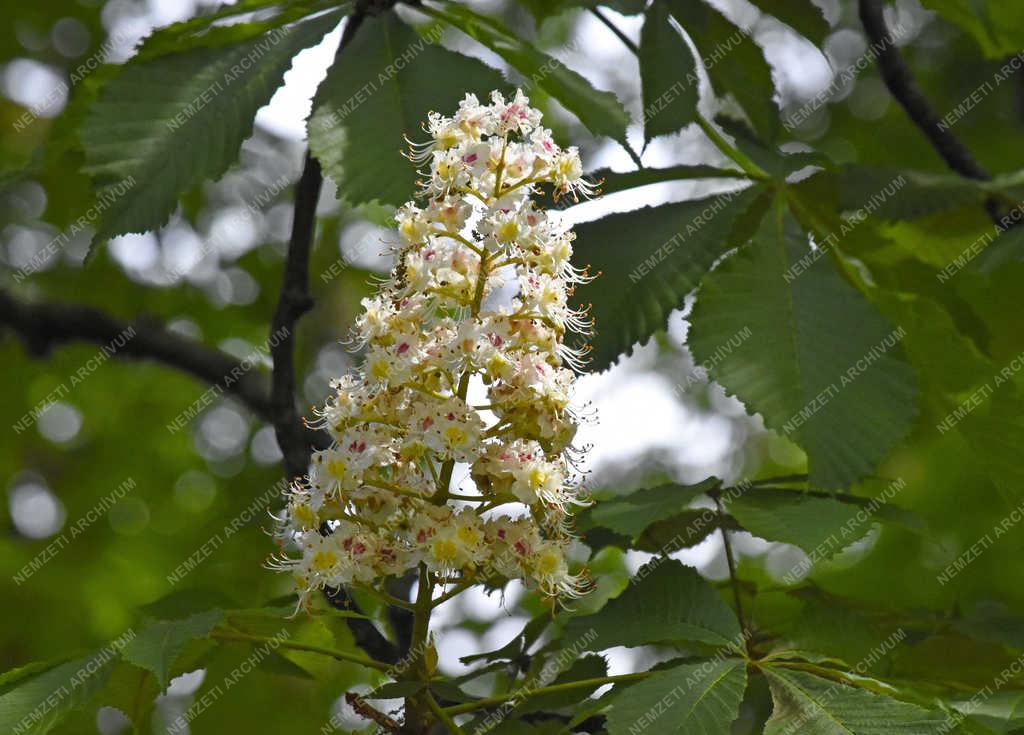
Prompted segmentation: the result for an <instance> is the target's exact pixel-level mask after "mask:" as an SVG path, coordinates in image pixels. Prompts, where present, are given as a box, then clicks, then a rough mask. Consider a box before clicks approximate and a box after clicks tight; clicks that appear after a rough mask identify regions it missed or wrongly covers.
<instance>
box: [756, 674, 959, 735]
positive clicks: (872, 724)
mask: <svg viewBox="0 0 1024 735" xmlns="http://www.w3.org/2000/svg"><path fill="white" fill-rule="evenodd" d="M762 670H763V671H764V673H765V676H766V677H767V679H768V686H769V687H770V688H771V692H772V703H773V706H774V708H773V710H772V716H771V718H769V720H768V722H767V723H766V724H765V728H764V735H793V733H800V734H801V735H931V734H932V733H935V734H936V735H937V734H938V733H940V732H943V730H942V729H941V728H942V727H943V724H944V723H945V721H946V718H945V715H944V714H943V713H942V712H939V711H937V710H927V709H924V708H923V707H918V706H917V705H915V704H909V703H907V702H901V701H900V700H897V699H892V698H890V697H885V696H882V695H880V694H875V693H873V692H869V691H866V690H864V689H858V688H855V687H852V686H848V685H845V684H840V683H838V682H834V681H829V680H828V679H822V678H821V677H818V676H814V675H813V674H808V673H805V672H802V671H792V670H789V669H784V668H781V667H776V666H764V667H762Z"/></svg>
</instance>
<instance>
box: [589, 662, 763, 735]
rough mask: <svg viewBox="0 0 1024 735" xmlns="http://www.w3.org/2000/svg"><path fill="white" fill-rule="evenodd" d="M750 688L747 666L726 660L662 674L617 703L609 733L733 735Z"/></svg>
mask: <svg viewBox="0 0 1024 735" xmlns="http://www.w3.org/2000/svg"><path fill="white" fill-rule="evenodd" d="M746 687H747V671H746V662H745V661H743V660H740V659H733V658H726V659H720V660H712V661H705V662H701V663H693V664H683V665H681V666H676V667H674V668H671V669H668V670H667V671H660V672H658V673H656V674H653V675H652V676H650V677H649V678H647V679H644V680H642V681H640V682H639V683H637V684H634V685H633V686H631V687H630V688H629V689H627V690H626V691H624V692H622V693H621V694H620V695H618V696H617V697H615V698H614V699H612V703H611V708H610V709H609V710H608V733H609V735H634V733H636V732H638V731H641V732H644V731H650V732H657V733H664V735H728V733H729V731H730V726H731V725H732V722H733V721H734V720H735V719H736V717H737V716H738V715H739V709H740V703H741V702H742V701H743V692H744V690H745V689H746Z"/></svg>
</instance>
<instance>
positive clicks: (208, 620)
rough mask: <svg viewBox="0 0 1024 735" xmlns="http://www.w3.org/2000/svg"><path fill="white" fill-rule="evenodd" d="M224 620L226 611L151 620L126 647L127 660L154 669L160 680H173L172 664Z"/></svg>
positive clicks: (125, 655) (162, 683)
mask: <svg viewBox="0 0 1024 735" xmlns="http://www.w3.org/2000/svg"><path fill="white" fill-rule="evenodd" d="M223 619H224V612H223V611H222V610H209V611H207V612H202V613H196V614H194V615H190V616H189V617H187V618H182V619H180V620H150V621H149V622H148V623H147V624H146V625H145V626H144V627H143V628H142V629H141V630H140V631H139V632H138V635H136V636H135V638H134V639H133V640H132V641H130V642H129V643H128V645H126V646H125V647H124V652H123V655H124V658H125V660H127V661H130V662H132V663H133V664H136V665H137V666H140V667H141V668H144V669H146V670H148V671H152V672H153V674H154V676H156V679H157V683H159V684H160V687H161V688H165V687H166V686H167V685H168V684H169V683H170V672H171V667H172V666H173V665H174V662H175V660H176V659H177V658H178V656H179V655H180V654H181V653H182V652H183V651H184V650H185V646H186V645H188V644H189V643H191V642H192V641H194V640H197V639H200V638H205V637H206V636H208V635H209V634H210V631H212V630H213V628H214V626H216V625H217V623H219V622H221V620H223Z"/></svg>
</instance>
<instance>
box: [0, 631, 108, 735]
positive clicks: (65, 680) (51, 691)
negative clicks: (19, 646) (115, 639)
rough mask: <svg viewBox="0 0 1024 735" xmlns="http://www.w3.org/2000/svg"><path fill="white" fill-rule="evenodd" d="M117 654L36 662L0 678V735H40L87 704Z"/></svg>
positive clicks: (104, 678)
mask: <svg viewBox="0 0 1024 735" xmlns="http://www.w3.org/2000/svg"><path fill="white" fill-rule="evenodd" d="M116 663H117V652H116V650H114V649H112V648H104V649H101V650H100V651H97V652H95V653H92V654H90V655H88V656H82V657H78V658H73V659H71V660H61V661H57V662H54V663H38V664H30V665H28V666H24V667H22V668H20V669H15V670H13V671H8V672H7V673H6V674H4V675H3V676H0V732H5V733H18V735H42V733H45V732H49V731H50V730H52V729H53V728H54V727H55V726H56V725H58V724H59V723H60V722H61V721H62V720H63V719H64V718H65V717H67V715H68V714H69V713H70V712H71V711H72V710H74V709H76V708H78V707H81V706H84V705H85V704H86V703H88V702H89V701H90V700H91V699H92V698H93V697H94V696H95V695H96V693H97V692H98V691H100V689H102V688H103V686H104V684H105V683H106V681H107V677H109V676H110V672H111V670H112V669H113V668H114V666H115V665H116Z"/></svg>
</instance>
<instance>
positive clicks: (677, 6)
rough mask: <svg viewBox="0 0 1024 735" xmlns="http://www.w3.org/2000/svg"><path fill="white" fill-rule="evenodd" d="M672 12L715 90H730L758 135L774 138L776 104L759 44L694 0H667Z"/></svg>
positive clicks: (720, 94)
mask: <svg viewBox="0 0 1024 735" xmlns="http://www.w3.org/2000/svg"><path fill="white" fill-rule="evenodd" d="M668 2H669V6H670V8H671V10H672V16H673V17H674V18H675V19H676V20H677V21H679V23H680V25H682V26H683V28H684V29H685V30H686V32H687V34H688V35H689V36H690V40H692V41H693V42H694V45H696V47H697V53H698V55H699V56H700V59H701V63H702V64H703V66H704V68H705V69H706V70H707V73H708V76H709V77H710V79H711V85H712V86H713V87H714V89H715V92H716V93H717V94H718V95H719V96H722V97H724V96H725V95H727V94H731V95H732V96H733V97H734V98H735V99H736V101H737V102H738V103H739V104H740V107H742V108H743V111H744V112H746V113H747V117H749V118H750V122H751V124H752V125H753V127H754V129H755V130H756V131H757V133H758V135H759V136H760V137H761V138H762V139H764V140H773V139H774V138H775V136H776V135H777V133H778V130H779V108H778V107H776V105H775V102H774V101H773V99H772V96H773V95H774V93H775V86H774V84H773V83H772V72H771V67H769V66H768V62H767V61H765V58H764V54H763V53H762V52H761V48H760V47H759V46H758V45H757V44H756V43H754V40H753V39H752V38H751V37H750V36H748V35H747V33H746V31H744V30H743V29H741V28H737V27H736V26H735V25H733V24H732V23H731V22H730V21H729V20H728V19H727V18H726V17H725V16H724V15H722V14H721V13H719V12H718V11H717V10H715V9H714V8H713V7H711V6H710V5H708V4H706V3H704V2H698V1H697V0H668Z"/></svg>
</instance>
